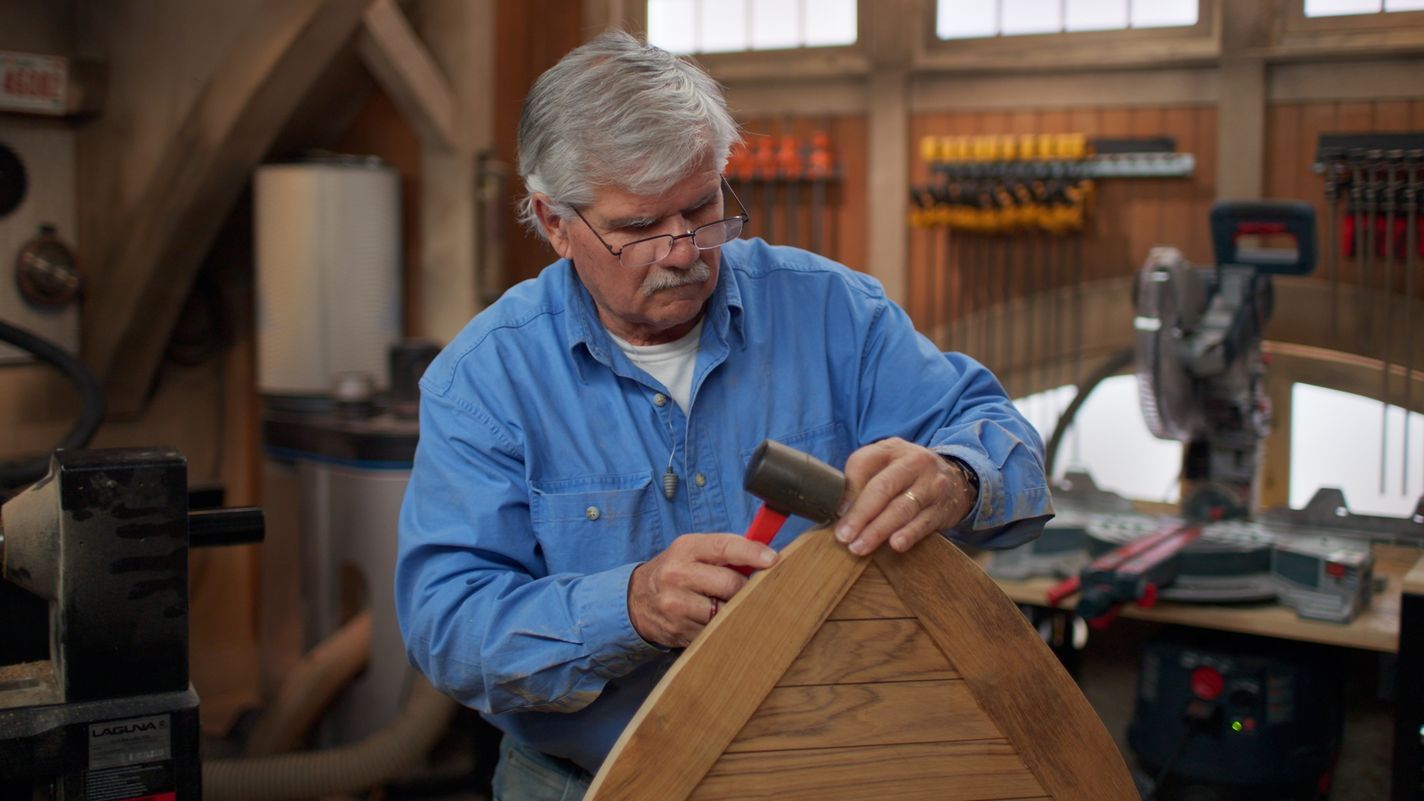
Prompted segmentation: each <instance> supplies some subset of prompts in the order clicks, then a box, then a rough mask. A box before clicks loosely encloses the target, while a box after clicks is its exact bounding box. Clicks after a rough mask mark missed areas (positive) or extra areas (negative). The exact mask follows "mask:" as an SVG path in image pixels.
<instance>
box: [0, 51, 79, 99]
mask: <svg viewBox="0 0 1424 801" xmlns="http://www.w3.org/2000/svg"><path fill="white" fill-rule="evenodd" d="M68 91H69V59H67V58H63V57H61V56H41V55H36V54H34V53H15V52H11V51H5V50H0V111H37V112H40V113H44V114H63V113H64V111H65V103H66V101H67V99H68Z"/></svg>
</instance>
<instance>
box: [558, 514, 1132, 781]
mask: <svg viewBox="0 0 1424 801" xmlns="http://www.w3.org/2000/svg"><path fill="white" fill-rule="evenodd" d="M843 559H848V560H850V561H849V562H846V561H842V560H843ZM848 570H849V572H848ZM847 581H849V582H851V583H850V584H849V585H848V584H847V583H846V582H847ZM860 583H867V584H872V585H876V586H875V588H874V589H871V590H870V591H869V592H866V593H858V594H857V595H858V596H859V598H858V599H857V605H858V607H859V608H861V609H863V608H865V607H866V606H870V605H878V606H881V607H884V608H885V609H886V612H887V614H890V615H893V616H894V617H890V618H882V619H878V620H866V619H857V620H843V621H830V620H826V619H825V618H826V617H827V616H828V615H829V614H831V611H832V610H834V609H836V608H838V607H841V606H843V605H845V604H846V600H845V599H846V598H848V597H851V594H852V592H853V590H852V589H851V588H852V587H854V586H855V585H856V584H860ZM883 584H888V585H889V587H890V588H891V589H892V591H893V592H894V593H895V594H896V595H897V596H898V597H899V599H900V601H901V604H897V605H887V604H884V603H883V602H882V601H881V600H880V599H881V597H882V595H883V592H882V589H881V585H883ZM865 597H870V598H874V599H875V600H874V601H872V602H871V603H865V602H863V601H861V600H860V599H861V598H865ZM792 601H800V602H801V603H800V605H799V606H798V607H797V608H795V609H786V608H785V607H786V604H787V603H788V602H792ZM907 609H908V610H910V611H912V612H913V616H912V617H901V616H900V615H902V614H903V612H904V610H907ZM808 624H810V626H811V628H812V629H816V630H817V631H816V633H815V637H814V638H809V637H807V636H806V632H807V628H806V627H807V626H808ZM807 640H809V643H808V644H807V645H806V647H805V648H804V649H801V650H800V651H799V653H798V654H797V655H796V656H795V658H794V659H787V658H786V651H787V649H786V646H787V644H788V641H789V642H793V643H794V642H806V641H807ZM768 657H770V659H768ZM927 667H928V668H930V670H929V671H928V672H927V671H926V668H927ZM954 667H960V670H959V671H958V672H957V675H956V677H952V678H951V677H950V676H951V670H952V669H953V668H954ZM966 669H967V672H966ZM936 676H943V678H937V677H936ZM768 680H769V681H768ZM807 681H811V682H814V683H811V684H807V683H805V682H807ZM822 682H830V683H822ZM772 685H774V686H772ZM749 704H751V705H753V708H752V709H748V705H749ZM694 727H695V728H696V730H697V736H696V737H687V736H678V732H680V731H686V730H688V729H690V728H694ZM733 727H734V728H735V731H734V732H733V733H734V734H735V737H734V738H733V737H728V736H727V732H728V730H729V728H733ZM585 797H586V798H588V799H590V801H594V800H595V799H597V801H609V799H625V798H626V799H642V798H659V799H668V801H679V799H684V798H689V797H691V798H718V799H721V798H725V799H731V798H743V799H750V798H763V799H786V798H804V799H811V798H840V797H847V798H909V799H930V798H934V799H941V798H957V799H965V800H966V801H967V800H968V799H985V800H987V799H1009V798H1013V799H1029V798H1034V799H1039V798H1045V797H1051V798H1055V799H1059V801H1089V799H1091V800H1092V801H1105V799H1121V800H1123V801H1125V800H1126V799H1129V798H1136V797H1137V793H1136V792H1135V790H1134V789H1133V787H1132V781H1131V778H1130V776H1129V774H1128V772H1127V768H1126V765H1125V764H1124V763H1123V762H1122V758H1121V756H1120V754H1119V752H1118V750H1117V747H1116V746H1115V745H1114V744H1113V741H1112V739H1111V737H1110V736H1109V735H1108V733H1107V731H1106V730H1105V729H1104V728H1103V726H1102V723H1101V722H1100V721H1099V720H1098V719H1097V717H1096V715H1095V714H1094V713H1093V711H1092V708H1091V707H1089V706H1088V703H1087V700H1086V699H1084V698H1083V697H1082V694H1081V693H1080V692H1079V691H1078V689H1077V688H1076V687H1075V686H1074V685H1073V683H1072V680H1071V679H1070V678H1069V677H1068V675H1067V673H1066V672H1064V670H1063V668H1062V666H1061V665H1059V663H1058V662H1057V660H1056V659H1055V658H1054V657H1053V655H1052V653H1051V652H1049V650H1048V648H1047V646H1045V645H1044V644H1043V642H1042V641H1041V640H1039V638H1038V635H1037V633H1036V632H1034V630H1033V628H1032V627H1031V626H1030V625H1029V624H1028V622H1027V621H1026V620H1025V619H1024V617H1023V615H1022V614H1020V612H1019V610H1018V608H1017V607H1015V606H1014V605H1013V604H1012V603H1010V602H1009V601H1008V599H1007V598H1006V597H1005V596H1004V595H1003V594H1002V593H1001V592H1000V591H999V590H998V589H997V588H996V587H995V586H994V584H993V582H991V581H990V580H989V579H988V577H987V576H985V575H984V573H983V571H982V570H980V569H979V567H978V566H977V565H975V564H974V563H973V562H972V561H971V560H970V559H969V558H968V557H967V556H965V555H964V554H963V553H962V552H960V551H959V549H958V548H956V547H955V546H954V545H952V544H950V543H949V541H948V540H945V539H944V538H942V537H928V538H926V539H925V540H922V541H921V542H920V543H919V544H918V545H916V546H915V548H913V549H911V550H910V552H909V553H906V554H897V553H893V552H891V551H890V550H889V549H888V548H882V549H880V550H879V551H877V552H876V553H875V554H874V555H873V556H872V557H870V558H868V559H865V558H855V557H850V556H849V554H848V552H847V551H845V549H844V547H843V546H841V545H840V544H839V543H837V542H836V541H835V539H834V538H833V536H832V534H831V531H830V530H829V529H824V528H823V529H818V530H816V531H811V532H808V533H806V534H804V535H802V536H801V537H800V538H798V539H797V540H796V541H795V542H793V543H792V544H791V545H790V546H789V547H788V548H787V549H786V551H785V552H784V553H783V554H782V557H781V559H780V561H779V562H778V563H777V565H776V566H775V567H773V568H772V569H770V570H768V571H765V572H763V573H760V574H758V575H757V576H756V577H754V578H753V579H752V582H751V583H750V584H748V585H747V586H746V587H745V588H744V589H743V590H742V591H741V592H739V593H738V594H737V596H736V597H735V598H734V599H733V600H732V602H731V603H730V604H728V606H727V608H726V609H725V610H724V611H723V612H722V613H721V614H720V615H718V616H717V617H716V618H715V619H714V620H713V621H712V623H710V624H709V625H708V627H707V629H706V630H704V631H703V633H702V634H701V635H699V636H698V638H697V639H696V640H695V641H694V642H693V644H692V646H691V647H690V648H688V650H687V652H686V653H684V654H683V655H682V657H681V658H680V659H679V660H678V662H677V663H676V664H675V665H674V666H673V668H672V669H671V670H670V671H669V672H668V674H667V675H666V676H665V677H664V678H663V680H662V681H661V682H660V683H659V684H658V686H657V688H656V689H654V691H653V693H652V694H651V695H650V696H649V698H648V700H647V701H646V702H645V703H644V704H643V706H642V707H641V708H640V709H639V710H638V713H637V715H636V716H635V717H634V719H633V721H632V722H631V723H630V724H629V726H628V728H627V729H625V730H624V732H623V735H622V737H620V738H619V741H618V743H617V744H616V745H614V747H613V750H612V751H611V752H610V753H609V755H608V758H607V759H606V760H605V762H604V763H603V766H602V768H601V770H600V771H599V774H598V776H596V777H595V778H594V781H593V784H592V786H591V787H590V788H589V791H588V793H587V795H586V796H585Z"/></svg>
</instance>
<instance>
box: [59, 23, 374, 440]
mask: <svg viewBox="0 0 1424 801" xmlns="http://www.w3.org/2000/svg"><path fill="white" fill-rule="evenodd" d="M369 5H370V0H309V1H308V2H291V0H267V2H265V3H263V5H262V7H261V9H260V10H259V12H258V13H256V14H255V15H253V22H252V24H251V25H250V26H249V27H248V28H247V30H246V31H244V32H243V34H242V35H241V36H240V37H239V39H238V41H237V42H236V43H235V44H234V46H233V48H232V56H231V57H230V58H229V59H228V60H227V61H226V62H225V63H224V64H223V65H222V66H220V67H219V68H218V70H217V71H216V73H215V74H214V75H213V76H212V78H211V80H210V81H209V82H208V84H207V86H206V87H205V88H204V90H203V91H202V93H201V94H200V95H199V96H198V97H197V99H196V100H195V101H194V103H193V106H192V109H191V110H190V111H189V113H188V115H187V117H186V118H185V119H184V120H183V122H182V124H181V125H180V126H179V127H178V129H177V131H176V132H175V133H174V135H173V138H172V139H171V140H170V142H169V143H168V146H167V148H166V149H165V152H164V155H163V158H162V160H161V161H160V162H159V164H158V166H157V168H156V169H155V170H154V173H153V177H152V179H151V180H150V181H149V183H148V186H147V187H146V188H145V189H144V192H143V194H142V195H141V196H140V200H139V202H138V203H136V204H135V205H134V207H133V208H132V209H131V210H129V211H128V212H127V213H126V214H127V216H126V219H125V221H124V225H123V226H122V227H121V228H120V229H119V233H118V235H117V237H116V239H115V241H114V242H113V243H112V247H111V248H110V249H109V250H108V251H107V253H106V254H105V257H104V258H103V264H104V267H103V269H102V270H100V271H98V274H97V275H96V281H95V286H94V287H93V291H92V292H91V294H90V296H89V298H88V300H87V302H86V308H85V326H84V331H85V337H84V354H85V358H86V360H87V361H88V363H89V364H90V365H91V366H92V367H93V368H94V370H95V371H96V372H97V373H98V374H99V375H100V376H101V378H102V380H103V382H104V387H105V390H106V391H107V393H108V396H109V408H110V410H111V413H112V414H114V415H120V416H123V415H130V414H134V413H137V412H138V411H140V410H141V409H142V408H143V405H144V402H145V400H146V398H147V396H148V394H149V391H150V389H151V388H152V386H153V380H154V376H155V375H156V373H157V370H158V365H159V363H160V360H161V357H162V354H163V350H164V348H165V346H166V343H167V342H168V338H169V336H170V334H171V333H172V329H173V324H174V322H175V320H176V319H177V317H178V313H179V311H180V310H181V308H182V306H183V302H184V299H185V298H186V297H187V295H188V291H189V289H190V288H191V286H192V282H193V278H194V276H195V275H196V274H197V271H198V268H199V267H200V266H201V265H202V263H203V260H204V258H205V257H206V255H207V253H208V250H209V249H210V247H211V246H212V243H213V239H214V238H215V237H216V236H217V233H218V231H219V229H220V228H221V227H222V224H223V221H224V219H226V217H227V214H228V212H229V211H230V210H231V208H232V204H233V203H234V202H235V201H236V200H237V198H238V197H239V195H240V194H241V192H242V189H243V187H244V186H245V185H246V183H247V181H248V180H249V179H250V178H251V175H252V170H253V169H254V168H255V167H256V166H257V165H258V164H259V163H260V162H261V160H262V159H263V157H264V156H266V154H267V152H268V149H269V148H270V146H271V144H272V142H273V140H274V139H275V138H276V137H277V135H278V133H279V132H280V131H281V130H282V127H283V125H284V124H285V123H286V122H287V120H288V118H289V117H290V116H291V115H292V112H293V111H294V110H295V108H296V107H297V105H298V103H299V102H300V101H301V99H302V98H303V96H304V95H305V94H306V92H307V90H308V88H309V87H310V86H311V85H312V82H313V81H315V80H316V79H317V77H318V76H319V75H320V74H321V72H322V70H323V69H324V68H325V67H326V66H327V64H328V63H329V62H330V61H331V60H332V58H333V57H334V56H336V55H337V54H338V53H339V52H340V51H341V50H342V48H344V47H346V46H347V45H348V43H349V42H350V40H351V37H352V35H353V34H354V33H355V32H356V30H357V29H358V27H359V26H360V25H361V22H362V18H363V16H364V14H365V12H366V10H367V8H368V6H369Z"/></svg>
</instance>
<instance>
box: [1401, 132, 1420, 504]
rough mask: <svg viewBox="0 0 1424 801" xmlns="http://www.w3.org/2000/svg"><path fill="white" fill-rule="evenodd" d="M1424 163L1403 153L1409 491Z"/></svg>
mask: <svg viewBox="0 0 1424 801" xmlns="http://www.w3.org/2000/svg"><path fill="white" fill-rule="evenodd" d="M1421 163H1424V150H1411V151H1409V153H1407V154H1406V155H1405V171H1406V173H1407V174H1408V185H1407V186H1406V187H1405V195H1404V221H1405V226H1406V230H1405V237H1404V250H1405V254H1406V255H1405V260H1404V460H1403V463H1404V467H1403V469H1402V470H1401V471H1400V479H1399V492H1400V494H1401V495H1403V494H1406V493H1408V492H1409V413H1410V408H1411V404H1410V402H1409V401H1410V392H1411V390H1413V388H1414V314H1413V310H1414V304H1415V303H1416V299H1415V297H1414V277H1415V276H1414V274H1415V273H1416V272H1417V266H1418V265H1417V262H1418V258H1419V190H1420V181H1419V170H1420V166H1421Z"/></svg>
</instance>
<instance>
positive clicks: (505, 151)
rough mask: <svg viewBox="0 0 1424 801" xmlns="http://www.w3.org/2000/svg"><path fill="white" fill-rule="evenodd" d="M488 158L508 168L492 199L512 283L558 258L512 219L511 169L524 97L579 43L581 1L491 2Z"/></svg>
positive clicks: (519, 189)
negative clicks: (491, 123) (492, 58)
mask: <svg viewBox="0 0 1424 801" xmlns="http://www.w3.org/2000/svg"><path fill="white" fill-rule="evenodd" d="M494 21H495V54H494V55H495V75H496V76H497V77H498V80H497V81H496V83H495V103H494V143H495V144H494V157H495V159H497V160H498V161H499V162H501V163H502V164H504V165H505V166H506V167H508V169H509V176H510V177H509V181H508V183H507V185H506V187H505V192H504V194H503V196H502V197H500V198H499V199H498V201H497V202H498V204H499V207H500V208H501V209H502V210H503V211H504V213H503V214H500V215H499V219H500V220H501V222H502V229H501V230H500V231H499V232H498V233H497V234H496V236H498V237H500V240H501V242H502V243H503V250H504V282H503V283H504V285H505V286H513V285H514V284H517V283H519V282H520V281H523V280H524V279H526V278H533V277H534V276H536V275H538V274H539V271H540V270H542V269H544V267H545V266H547V265H548V264H549V263H550V262H552V261H554V260H555V259H557V258H558V255H557V254H555V253H554V251H553V249H552V248H550V247H549V245H548V243H547V242H545V241H544V240H543V239H541V238H540V237H539V235H538V234H535V233H533V232H531V231H529V230H528V229H526V228H525V227H524V226H523V225H522V224H521V223H520V222H519V220H518V219H517V216H516V214H515V201H516V199H518V198H520V197H522V196H523V195H524V182H523V181H522V180H520V178H519V177H518V175H517V172H518V170H517V169H516V166H517V162H516V153H515V146H516V143H517V138H518V129H519V114H520V111H521V110H523V108H524V96H525V95H526V94H528V92H529V89H530V87H532V86H533V85H534V81H535V80H537V79H538V78H539V75H540V74H542V73H543V72H544V70H547V69H548V68H550V67H552V66H554V64H555V63H557V62H558V60H559V59H561V58H563V57H564V54H566V53H568V52H569V51H570V50H573V49H574V48H575V47H578V46H579V45H581V44H583V42H584V39H585V36H586V35H588V34H590V33H591V32H589V31H585V29H584V25H583V4H581V3H570V2H567V0H526V2H522V3H496V4H495V15H494Z"/></svg>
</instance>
